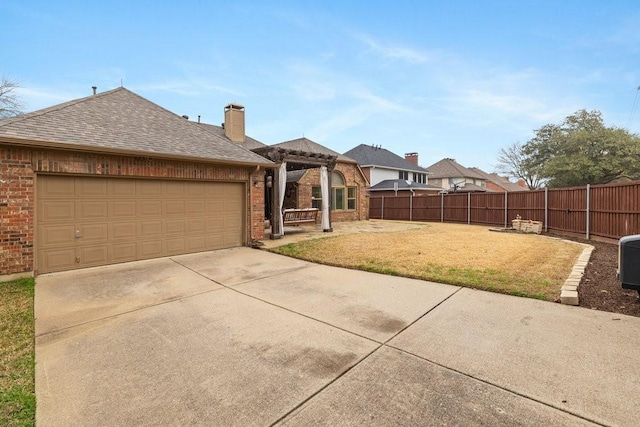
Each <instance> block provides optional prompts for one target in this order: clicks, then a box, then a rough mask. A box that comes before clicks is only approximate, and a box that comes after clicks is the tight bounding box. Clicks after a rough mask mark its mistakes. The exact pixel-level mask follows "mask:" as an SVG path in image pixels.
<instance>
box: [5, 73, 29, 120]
mask: <svg viewBox="0 0 640 427" xmlns="http://www.w3.org/2000/svg"><path fill="white" fill-rule="evenodd" d="M18 87H19V86H18V83H17V82H16V81H15V80H11V79H10V78H8V77H5V76H3V77H2V81H0V119H4V118H5V117H11V116H17V115H18V114H22V108H23V107H24V105H23V104H22V101H20V98H18V96H17V95H16V94H15V92H14V91H15V90H16V89H17V88H18Z"/></svg>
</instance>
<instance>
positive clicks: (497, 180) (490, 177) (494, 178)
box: [469, 168, 528, 191]
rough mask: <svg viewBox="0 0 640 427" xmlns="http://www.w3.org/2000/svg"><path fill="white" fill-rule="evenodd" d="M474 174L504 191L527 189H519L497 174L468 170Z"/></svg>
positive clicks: (524, 189) (480, 170)
mask: <svg viewBox="0 0 640 427" xmlns="http://www.w3.org/2000/svg"><path fill="white" fill-rule="evenodd" d="M469 169H471V170H472V171H474V172H476V173H477V174H478V175H482V176H483V177H484V179H486V180H487V181H491V182H493V183H494V184H496V185H498V186H500V187H502V188H504V189H505V191H527V190H528V188H523V187H520V186H519V185H518V184H516V183H514V182H511V181H509V179H507V178H505V177H503V176H500V175H498V174H497V173H487V172H485V171H483V170H482V169H479V168H469Z"/></svg>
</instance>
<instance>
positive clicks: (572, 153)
mask: <svg viewBox="0 0 640 427" xmlns="http://www.w3.org/2000/svg"><path fill="white" fill-rule="evenodd" d="M522 155H523V157H524V160H523V162H524V163H525V164H526V165H527V167H528V169H529V170H530V171H533V172H535V173H536V174H537V175H538V176H540V177H541V178H542V179H544V180H546V181H547V185H548V186H549V187H570V186H577V185H586V184H606V183H608V182H612V181H614V180H617V179H623V178H632V179H637V178H640V138H639V137H638V136H637V135H634V134H631V133H629V132H628V131H627V130H626V129H621V128H616V127H607V126H605V124H604V121H603V120H602V113H600V112H599V111H597V110H593V111H586V110H579V111H577V112H576V113H574V114H573V115H571V116H568V117H567V118H566V119H565V120H564V121H563V122H562V123H561V124H559V125H557V124H548V125H544V126H542V127H541V128H540V129H537V130H536V134H535V136H534V137H533V138H532V139H530V140H529V141H527V143H526V144H524V146H523V147H522Z"/></svg>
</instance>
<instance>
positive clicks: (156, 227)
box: [138, 219, 162, 239]
mask: <svg viewBox="0 0 640 427" xmlns="http://www.w3.org/2000/svg"><path fill="white" fill-rule="evenodd" d="M161 236H162V220H161V219H156V220H150V221H138V237H139V238H141V239H147V238H150V237H151V238H157V237H161Z"/></svg>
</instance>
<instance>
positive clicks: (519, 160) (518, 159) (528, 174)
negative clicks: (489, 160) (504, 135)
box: [496, 142, 543, 190]
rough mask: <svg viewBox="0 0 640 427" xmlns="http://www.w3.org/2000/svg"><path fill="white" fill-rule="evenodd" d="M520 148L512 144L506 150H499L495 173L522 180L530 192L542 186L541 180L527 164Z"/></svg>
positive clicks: (520, 145)
mask: <svg viewBox="0 0 640 427" xmlns="http://www.w3.org/2000/svg"><path fill="white" fill-rule="evenodd" d="M522 147H523V146H522V144H520V143H519V142H514V143H513V144H511V145H509V146H508V147H506V148H501V149H500V151H499V152H498V165H497V166H496V172H498V173H502V174H506V175H508V176H510V177H514V178H518V179H522V180H524V182H525V183H526V184H527V186H528V187H529V189H530V190H535V189H536V188H540V187H541V186H542V184H543V180H542V179H541V178H540V177H539V175H538V174H537V173H536V172H535V168H533V167H531V165H529V163H528V162H527V158H526V157H525V155H524V154H523V152H522Z"/></svg>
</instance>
